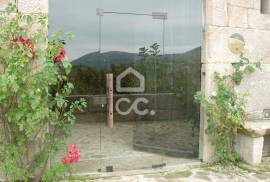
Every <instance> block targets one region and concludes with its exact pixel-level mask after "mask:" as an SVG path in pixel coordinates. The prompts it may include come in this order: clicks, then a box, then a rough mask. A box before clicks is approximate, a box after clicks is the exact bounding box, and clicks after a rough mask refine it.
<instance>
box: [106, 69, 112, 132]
mask: <svg viewBox="0 0 270 182" xmlns="http://www.w3.org/2000/svg"><path fill="white" fill-rule="evenodd" d="M106 92H107V125H108V127H109V128H113V74H112V73H107V74H106Z"/></svg>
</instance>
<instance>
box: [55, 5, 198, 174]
mask: <svg viewBox="0 0 270 182" xmlns="http://www.w3.org/2000/svg"><path fill="white" fill-rule="evenodd" d="M201 8H202V5H201V0H181V1H179V0H167V1H165V0H158V1H157V0H137V1H134V0H104V1H102V0H94V1H87V0H78V1H76V2H75V1H73V0H58V1H54V0H51V1H50V26H51V28H52V29H51V32H53V31H55V30H59V29H60V30H64V31H71V32H73V33H74V35H75V37H74V40H73V42H72V43H71V44H67V45H66V49H67V54H68V57H69V58H70V60H71V61H72V65H73V69H72V73H71V75H70V77H69V79H70V80H71V81H72V82H73V83H74V85H75V89H74V92H73V93H72V96H71V97H70V99H71V100H74V99H77V98H81V97H83V98H85V99H86V100H87V103H88V107H87V109H86V111H85V112H84V113H77V122H76V124H75V125H73V126H71V127H72V136H71V137H70V138H68V140H67V143H68V144H71V143H76V144H77V145H78V147H79V148H80V151H81V161H80V162H79V163H78V164H76V165H75V172H80V173H85V172H93V171H99V172H106V171H107V172H111V171H119V170H129V169H142V168H158V167H164V166H168V165H175V164H181V163H184V162H188V161H190V158H197V156H198V143H199V107H198V105H196V104H194V102H193V95H194V93H195V91H197V90H199V89H200V57H201V53H200V47H201V26H202V22H201V19H202V17H201V14H202V13H201ZM62 9H65V11H61V10H62ZM109 73H110V74H113V83H112V85H113V92H114V93H113V102H109V99H108V97H107V89H106V86H107V85H108V84H109V83H108V82H107V83H106V76H107V75H108V74H109ZM108 105H111V106H112V108H113V120H110V123H111V126H112V124H113V127H109V126H108V124H107V123H108V119H107V118H108V113H109V112H108V109H107V107H108ZM60 157H61V155H60V154H59V158H60ZM59 158H58V159H55V160H54V161H56V160H59ZM188 158H189V159H188Z"/></svg>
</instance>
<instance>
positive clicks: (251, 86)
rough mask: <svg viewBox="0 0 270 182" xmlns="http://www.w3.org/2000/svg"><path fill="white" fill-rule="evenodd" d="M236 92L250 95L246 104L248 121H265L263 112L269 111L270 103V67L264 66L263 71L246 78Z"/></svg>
mask: <svg viewBox="0 0 270 182" xmlns="http://www.w3.org/2000/svg"><path fill="white" fill-rule="evenodd" d="M236 91H237V92H238V93H239V94H245V93H247V94H248V97H247V101H248V102H247V104H246V112H247V116H248V119H249V120H259V119H263V117H264V116H263V110H264V109H269V103H270V65H269V64H263V65H262V71H256V72H255V73H254V74H252V75H250V76H247V77H245V78H244V79H243V81H242V83H241V85H240V86H237V87H236ZM269 122H270V121H269Z"/></svg>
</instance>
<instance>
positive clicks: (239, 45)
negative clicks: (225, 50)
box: [228, 33, 245, 54]
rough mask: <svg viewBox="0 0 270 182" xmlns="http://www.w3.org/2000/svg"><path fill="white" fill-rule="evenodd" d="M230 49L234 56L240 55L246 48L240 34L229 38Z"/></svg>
mask: <svg viewBox="0 0 270 182" xmlns="http://www.w3.org/2000/svg"><path fill="white" fill-rule="evenodd" d="M228 47H229V49H230V51H231V52H232V53H233V54H240V53H242V52H243V51H244V48H245V39H244V38H243V36H242V35H240V34H239V33H235V34H232V35H231V36H230V38H229V42H228Z"/></svg>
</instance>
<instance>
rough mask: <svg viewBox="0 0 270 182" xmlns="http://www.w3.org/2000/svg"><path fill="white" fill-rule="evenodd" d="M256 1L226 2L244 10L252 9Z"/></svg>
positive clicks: (233, 0) (232, 0)
mask: <svg viewBox="0 0 270 182" xmlns="http://www.w3.org/2000/svg"><path fill="white" fill-rule="evenodd" d="M254 1H256V0H228V4H229V5H232V6H239V7H244V8H253V7H254Z"/></svg>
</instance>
